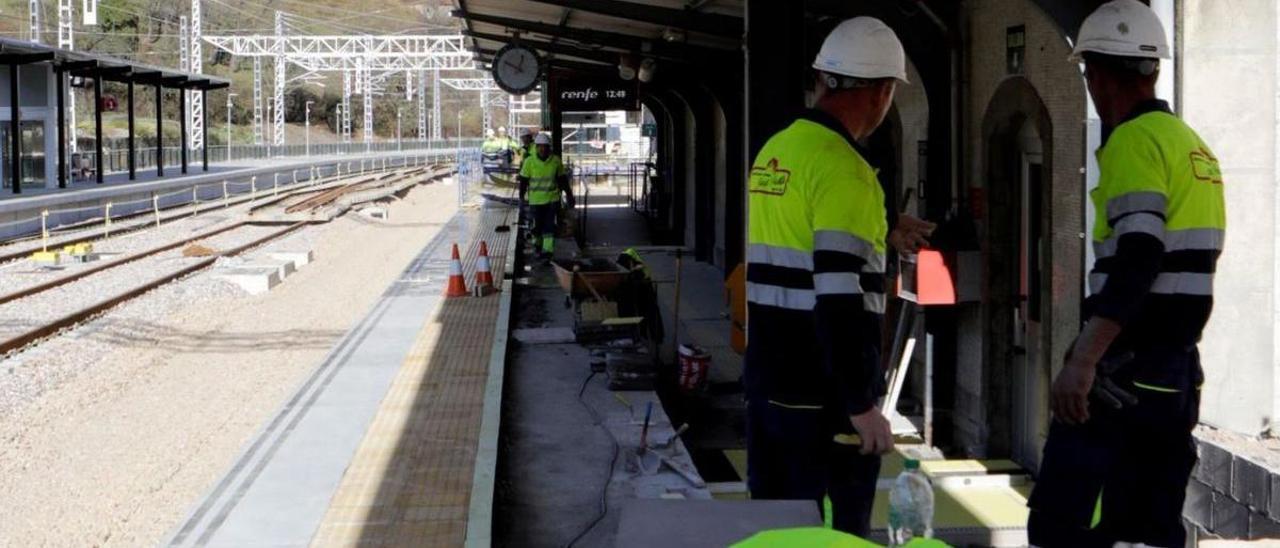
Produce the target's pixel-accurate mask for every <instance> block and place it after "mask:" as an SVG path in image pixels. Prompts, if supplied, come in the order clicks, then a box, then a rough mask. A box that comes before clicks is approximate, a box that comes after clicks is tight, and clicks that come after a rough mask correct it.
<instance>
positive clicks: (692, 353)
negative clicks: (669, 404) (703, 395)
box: [679, 344, 711, 392]
mask: <svg viewBox="0 0 1280 548" xmlns="http://www.w3.org/2000/svg"><path fill="white" fill-rule="evenodd" d="M679 359H680V389H681V390H684V391H685V392H694V391H697V390H702V388H703V387H704V386H706V384H707V372H708V371H709V370H710V369H711V354H708V353H706V351H704V350H702V349H701V348H698V347H696V346H692V345H688V344H682V345H680V352H679Z"/></svg>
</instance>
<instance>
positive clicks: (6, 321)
mask: <svg viewBox="0 0 1280 548" xmlns="http://www.w3.org/2000/svg"><path fill="white" fill-rule="evenodd" d="M306 224H308V223H305V222H299V223H293V224H290V225H287V226H284V227H283V228H282V227H278V226H260V225H251V224H246V223H242V224H238V225H234V226H232V227H228V228H225V229H220V230H217V231H214V232H213V233H206V234H202V235H200V236H199V237H195V238H190V239H186V240H184V241H182V242H175V243H172V244H169V245H166V246H163V247H164V249H156V250H149V251H148V252H146V253H145V255H144V256H142V257H138V256H134V257H129V258H128V259H130V260H128V261H124V260H121V261H117V262H115V263H112V264H109V265H103V267H102V268H98V269H96V270H94V271H92V272H87V273H86V272H77V273H76V274H75V275H73V276H65V277H63V278H59V279H57V280H53V281H51V282H48V283H45V284H41V285H40V286H37V287H32V288H27V289H25V290H22V291H21V292H15V293H11V294H9V295H5V296H4V297H3V299H4V300H3V302H2V303H0V354H7V353H10V352H14V351H17V350H21V349H23V348H25V347H26V346H28V345H30V344H32V343H34V342H37V341H40V340H43V339H45V338H47V337H50V336H53V335H56V334H57V333H59V332H60V331H62V330H64V329H67V328H70V327H73V326H75V325H78V324H80V323H83V322H85V321H87V320H90V319H92V318H94V317H96V316H97V315H99V314H102V313H104V312H106V311H108V310H110V309H112V308H114V307H116V306H119V305H120V304H123V303H125V302H128V301H130V300H132V299H135V298H137V297H140V296H142V295H144V294H145V293H147V292H149V291H151V290H153V289H155V288H157V287H160V286H162V285H164V284H166V283H169V282H172V281H176V280H179V279H181V278H184V277H186V276H189V275H191V274H194V273H196V272H199V271H201V270H204V269H206V268H208V267H210V266H213V264H214V263H215V262H217V260H218V259H219V258H221V257H230V256H234V255H239V254H240V253H243V252H245V251H247V250H250V249H253V248H256V247H258V246H261V245H263V244H266V243H268V242H270V241H272V240H275V239H277V238H280V237H282V236H285V235H287V234H289V233H292V232H294V231H296V230H298V229H299V228H301V227H303V226H305V225H306ZM242 231H243V232H242ZM237 232H241V233H240V234H236V233H237ZM245 238H248V241H244V240H245ZM196 241H200V242H205V243H207V244H209V247H212V248H214V249H218V248H224V249H222V250H221V251H218V252H216V253H215V254H213V255H209V256H206V257H182V256H181V251H178V248H179V247H181V246H183V245H185V244H187V243H194V242H196ZM166 252H168V253H166ZM156 271H160V272H162V274H160V275H158V276H157V275H155V274H154V273H155V272H156ZM95 278H96V279H95ZM139 279H141V280H146V281H144V282H142V283H140V284H139V283H137V280H139ZM91 280H93V281H96V282H97V284H96V285H94V286H92V287H90V285H92V284H91V283H89V282H90V281H91ZM104 293H105V294H108V295H109V296H108V297H106V298H101V295H102V294H104ZM49 317H53V318H54V319H53V320H46V319H45V318H49Z"/></svg>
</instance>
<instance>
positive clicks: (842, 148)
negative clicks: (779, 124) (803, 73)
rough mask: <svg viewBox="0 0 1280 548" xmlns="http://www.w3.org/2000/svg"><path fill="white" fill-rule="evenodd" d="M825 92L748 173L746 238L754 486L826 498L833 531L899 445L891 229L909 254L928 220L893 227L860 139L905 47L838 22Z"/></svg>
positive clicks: (824, 73) (862, 20) (829, 45)
mask: <svg viewBox="0 0 1280 548" xmlns="http://www.w3.org/2000/svg"><path fill="white" fill-rule="evenodd" d="M813 68H814V69H816V80H817V82H816V86H817V90H818V99H817V104H816V108H815V109H813V110H811V111H809V112H807V113H805V114H804V115H802V116H801V117H800V118H799V119H798V120H796V121H795V122H794V123H792V124H791V125H790V126H789V127H787V128H786V129H783V130H782V131H781V132H779V133H777V134H775V135H774V136H773V137H771V138H770V139H769V141H768V142H767V143H765V145H764V147H763V148H762V149H761V150H760V153H759V155H758V156H756V159H755V163H754V164H753V166H752V168H751V173H750V179H749V182H748V190H749V193H750V202H749V207H750V216H749V219H750V226H749V229H748V232H749V234H748V246H747V288H746V291H747V303H748V304H747V307H748V313H747V318H748V325H747V333H748V339H747V350H746V357H745V371H744V375H743V381H744V384H745V388H746V397H747V470H748V487H749V489H750V490H751V496H752V498H757V499H810V500H814V501H817V502H818V503H819V507H822V502H823V500H824V499H829V500H830V502H831V508H832V516H830V517H831V518H832V523H833V525H834V527H835V528H836V529H839V530H842V531H846V532H849V533H852V534H855V535H860V536H866V534H867V532H868V530H869V528H870V523H869V522H870V515H871V507H872V500H873V498H874V495H875V490H876V477H877V475H878V473H879V470H880V456H879V455H880V454H883V453H885V452H888V451H890V450H891V449H892V448H893V435H892V432H891V430H890V428H889V421H888V420H886V419H885V417H884V416H883V415H881V413H880V410H879V409H878V408H877V407H876V400H877V399H878V398H879V397H880V396H882V395H883V394H884V388H885V387H884V384H885V379H884V375H883V371H882V369H881V366H880V358H879V354H880V348H879V346H880V324H881V322H882V316H883V314H884V307H885V293H884V292H885V280H884V272H885V250H886V238H891V240H892V242H893V243H894V245H895V247H898V246H900V247H902V248H903V249H904V250H914V249H915V248H916V247H917V246H919V245H920V244H922V243H924V237H925V236H926V235H927V234H928V233H929V232H930V231H931V230H932V226H933V225H932V224H931V223H925V222H924V221H920V220H918V219H912V218H909V217H907V216H902V218H901V219H900V220H899V221H898V228H897V229H896V230H895V232H894V233H893V234H890V232H889V226H888V222H887V220H886V212H885V205H884V192H883V190H882V189H881V187H880V183H879V182H878V181H877V179H876V171H875V169H874V168H872V166H871V165H870V164H868V163H867V160H866V157H867V154H866V152H864V150H863V148H862V145H861V144H859V140H862V139H866V138H867V137H868V136H870V135H871V133H872V132H873V131H874V130H875V129H876V128H877V127H878V126H879V125H880V124H881V122H882V121H883V120H884V117H885V115H886V113H887V112H888V111H889V107H890V106H891V105H892V103H893V94H894V91H895V89H896V86H897V82H899V81H901V82H904V83H905V82H906V81H907V74H906V61H905V55H904V53H903V50H902V44H901V43H900V42H899V41H898V37H897V36H896V35H895V34H894V32H893V30H891V29H890V28H889V27H888V26H886V25H885V24H884V23H883V22H881V21H880V20H878V19H874V18H871V17H857V18H854V19H849V20H847V21H844V22H842V23H840V24H839V25H838V26H836V28H835V30H833V31H832V32H831V34H830V35H829V36H828V37H827V38H826V40H825V41H824V42H823V44H822V48H821V50H820V51H819V52H818V56H817V59H816V60H815V61H814V63H813Z"/></svg>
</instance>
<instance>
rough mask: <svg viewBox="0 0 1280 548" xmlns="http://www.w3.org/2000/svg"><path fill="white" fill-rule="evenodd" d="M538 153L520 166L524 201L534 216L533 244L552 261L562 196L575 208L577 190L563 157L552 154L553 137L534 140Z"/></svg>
mask: <svg viewBox="0 0 1280 548" xmlns="http://www.w3.org/2000/svg"><path fill="white" fill-rule="evenodd" d="M533 142H534V146H535V147H536V152H535V153H534V155H533V156H531V157H529V158H525V160H524V163H522V164H521V165H520V175H519V176H517V177H516V180H517V181H519V183H520V202H521V203H527V204H528V205H529V214H530V215H532V216H533V241H534V245H535V246H537V250H538V253H539V255H540V256H541V257H543V258H550V257H551V254H552V252H553V251H555V247H556V226H557V222H558V221H557V219H558V216H559V214H560V194H561V193H562V192H563V193H564V200H565V204H566V205H568V206H569V207H571V208H572V207H573V205H574V200H573V189H572V188H570V187H569V176H568V173H567V172H566V171H565V169H564V163H562V162H561V161H560V156H558V155H555V154H552V153H551V138H550V137H548V136H547V135H546V134H545V133H539V134H538V136H537V137H534V140H533Z"/></svg>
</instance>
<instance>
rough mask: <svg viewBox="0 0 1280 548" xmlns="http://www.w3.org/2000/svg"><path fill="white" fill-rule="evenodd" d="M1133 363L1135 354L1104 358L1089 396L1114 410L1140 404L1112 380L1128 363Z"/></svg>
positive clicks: (1099, 364) (1099, 363)
mask: <svg viewBox="0 0 1280 548" xmlns="http://www.w3.org/2000/svg"><path fill="white" fill-rule="evenodd" d="M1131 361H1133V352H1125V353H1123V354H1117V355H1115V356H1108V357H1105V358H1102V361H1099V362H1098V374H1097V376H1096V377H1094V379H1093V388H1092V389H1091V390H1090V391H1089V396H1090V397H1093V398H1097V399H1098V401H1101V402H1102V403H1105V404H1107V405H1108V406H1110V407H1111V408H1112V409H1123V408H1124V407H1125V406H1134V405H1137V404H1138V398H1137V397H1136V396H1134V395H1133V394H1130V393H1129V392H1128V391H1126V390H1125V389H1123V388H1120V386H1119V385H1117V384H1116V383H1115V381H1113V380H1112V379H1111V378H1112V376H1113V375H1114V374H1115V372H1116V371H1117V370H1119V369H1120V367H1121V366H1123V365H1124V364H1126V363H1129V362H1131Z"/></svg>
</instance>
